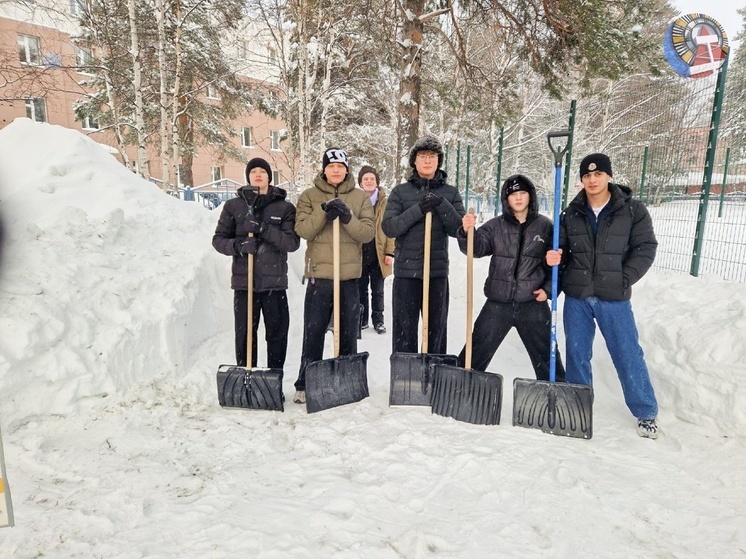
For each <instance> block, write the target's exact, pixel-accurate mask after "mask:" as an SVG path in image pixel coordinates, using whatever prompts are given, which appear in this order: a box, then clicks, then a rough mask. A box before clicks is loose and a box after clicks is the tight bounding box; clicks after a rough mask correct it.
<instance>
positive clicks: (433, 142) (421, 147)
mask: <svg viewBox="0 0 746 559" xmlns="http://www.w3.org/2000/svg"><path fill="white" fill-rule="evenodd" d="M420 151H432V152H434V153H437V154H438V169H440V167H441V165H443V144H441V143H440V140H438V138H436V137H435V136H423V137H422V138H420V139H419V140H417V141H416V142H415V143H414V145H413V146H412V149H411V151H410V152H409V166H410V167H412V169H414V168H415V166H414V160H415V159H416V158H417V152H420Z"/></svg>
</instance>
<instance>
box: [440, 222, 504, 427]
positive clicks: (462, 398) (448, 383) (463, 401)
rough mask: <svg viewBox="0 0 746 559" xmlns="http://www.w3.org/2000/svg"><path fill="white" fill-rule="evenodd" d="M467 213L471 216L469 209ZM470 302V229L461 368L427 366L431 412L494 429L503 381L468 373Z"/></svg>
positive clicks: (471, 230)
mask: <svg viewBox="0 0 746 559" xmlns="http://www.w3.org/2000/svg"><path fill="white" fill-rule="evenodd" d="M469 213H472V214H473V213H474V210H473V209H470V210H469ZM473 300H474V227H470V228H469V231H467V233H466V351H465V354H466V355H465V359H464V368H463V369H462V368H461V367H457V366H454V365H442V364H441V365H431V366H430V374H431V376H432V377H433V379H434V380H433V407H432V412H433V413H437V414H438V415H442V416H445V417H452V418H453V419H455V420H457V421H464V422H466V423H473V424H474V425H498V424H499V423H500V409H501V407H502V391H503V377H502V376H501V375H498V374H496V373H489V372H487V371H473V370H471V349H472V339H471V338H472V306H473Z"/></svg>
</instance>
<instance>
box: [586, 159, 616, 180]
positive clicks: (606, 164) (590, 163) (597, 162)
mask: <svg viewBox="0 0 746 559" xmlns="http://www.w3.org/2000/svg"><path fill="white" fill-rule="evenodd" d="M591 171H603V172H604V173H606V174H607V175H609V176H610V177H611V176H613V175H612V172H611V159H609V156H608V155H606V154H603V153H591V154H590V155H586V156H585V157H584V158H583V161H581V162H580V178H581V179H582V178H583V177H584V176H585V175H587V174H588V173H590V172H591Z"/></svg>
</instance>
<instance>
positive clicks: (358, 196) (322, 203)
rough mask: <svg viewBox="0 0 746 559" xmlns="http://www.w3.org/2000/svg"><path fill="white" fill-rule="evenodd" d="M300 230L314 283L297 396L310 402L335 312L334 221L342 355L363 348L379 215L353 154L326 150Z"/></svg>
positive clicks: (305, 200)
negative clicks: (365, 255)
mask: <svg viewBox="0 0 746 559" xmlns="http://www.w3.org/2000/svg"><path fill="white" fill-rule="evenodd" d="M297 211H298V213H297V216H296V220H295V231H296V233H298V235H300V236H301V237H302V238H304V239H305V240H306V256H305V272H304V278H305V280H306V281H307V282H308V284H307V287H306V297H305V302H304V307H303V349H302V353H301V362H300V371H299V374H298V380H296V381H295V389H296V393H295V396H294V397H293V401H294V402H295V403H297V404H302V403H305V401H306V368H307V366H308V364H309V363H312V362H314V361H319V360H321V359H322V357H323V353H324V335H325V334H326V327H327V324H328V323H329V319H330V317H331V316H332V313H333V311H334V309H333V305H334V251H333V233H332V223H333V222H334V220H335V219H339V221H340V224H341V227H340V247H341V248H340V254H339V258H340V306H341V309H340V330H341V332H340V349H339V354H340V355H351V354H353V353H357V334H358V329H359V327H360V295H359V288H358V279H359V278H360V274H361V271H362V257H361V249H362V245H363V244H364V243H367V242H369V241H371V240H372V239H373V236H374V235H375V228H376V218H375V213H374V211H373V206H372V205H371V203H370V198H369V197H368V195H367V194H366V193H365V192H363V191H362V190H360V189H358V188H355V179H354V178H353V177H352V176H351V175H350V173H349V160H348V158H347V153H345V151H344V150H341V149H339V148H336V147H332V148H329V149H327V150H325V151H324V155H323V159H322V171H321V173H319V174H318V175H317V176H316V178H315V179H314V181H313V186H312V187H310V188H307V189H306V190H304V191H303V192H302V193H301V195H300V198H299V199H298V207H297Z"/></svg>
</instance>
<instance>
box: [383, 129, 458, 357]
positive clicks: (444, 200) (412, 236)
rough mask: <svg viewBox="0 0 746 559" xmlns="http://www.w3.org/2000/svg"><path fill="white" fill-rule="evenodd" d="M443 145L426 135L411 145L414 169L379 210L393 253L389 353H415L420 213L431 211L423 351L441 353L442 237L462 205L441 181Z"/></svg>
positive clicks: (449, 233) (454, 225)
mask: <svg viewBox="0 0 746 559" xmlns="http://www.w3.org/2000/svg"><path fill="white" fill-rule="evenodd" d="M442 164H443V147H442V146H441V144H440V142H439V141H438V140H437V139H436V138H433V137H432V136H425V137H423V138H420V139H419V140H417V142H415V144H414V146H412V150H411V151H410V154H409V166H410V167H412V169H413V170H414V171H413V172H412V176H411V177H410V178H409V180H408V181H407V182H405V183H402V184H399V185H397V186H395V187H394V189H393V190H392V191H391V196H389V201H388V204H387V206H386V211H385V212H384V214H383V221H382V222H381V228H382V229H383V232H384V234H385V235H386V236H387V237H392V238H395V239H396V251H395V253H394V255H395V256H394V288H393V293H392V307H393V315H394V321H393V322H394V335H393V337H392V345H393V351H394V353H399V352H403V353H419V348H418V347H417V339H418V334H419V329H418V322H419V317H420V312H421V311H422V287H423V286H422V278H423V271H424V268H423V265H424V240H425V214H426V213H427V212H432V214H433V216H432V217H433V220H432V245H431V250H430V286H429V288H430V290H429V297H430V304H429V305H428V307H429V313H430V315H429V316H430V320H429V323H428V340H429V346H428V353H440V354H442V353H446V341H447V334H448V331H447V328H446V326H447V323H448V237H455V236H456V233H457V231H458V229H459V227H461V217H462V216H463V215H464V204H463V202H462V201H461V195H460V194H459V192H458V190H457V189H456V187H454V186H451V185H450V184H447V183H446V178H447V177H446V174H445V172H444V171H442V170H440V166H441V165H442Z"/></svg>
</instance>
